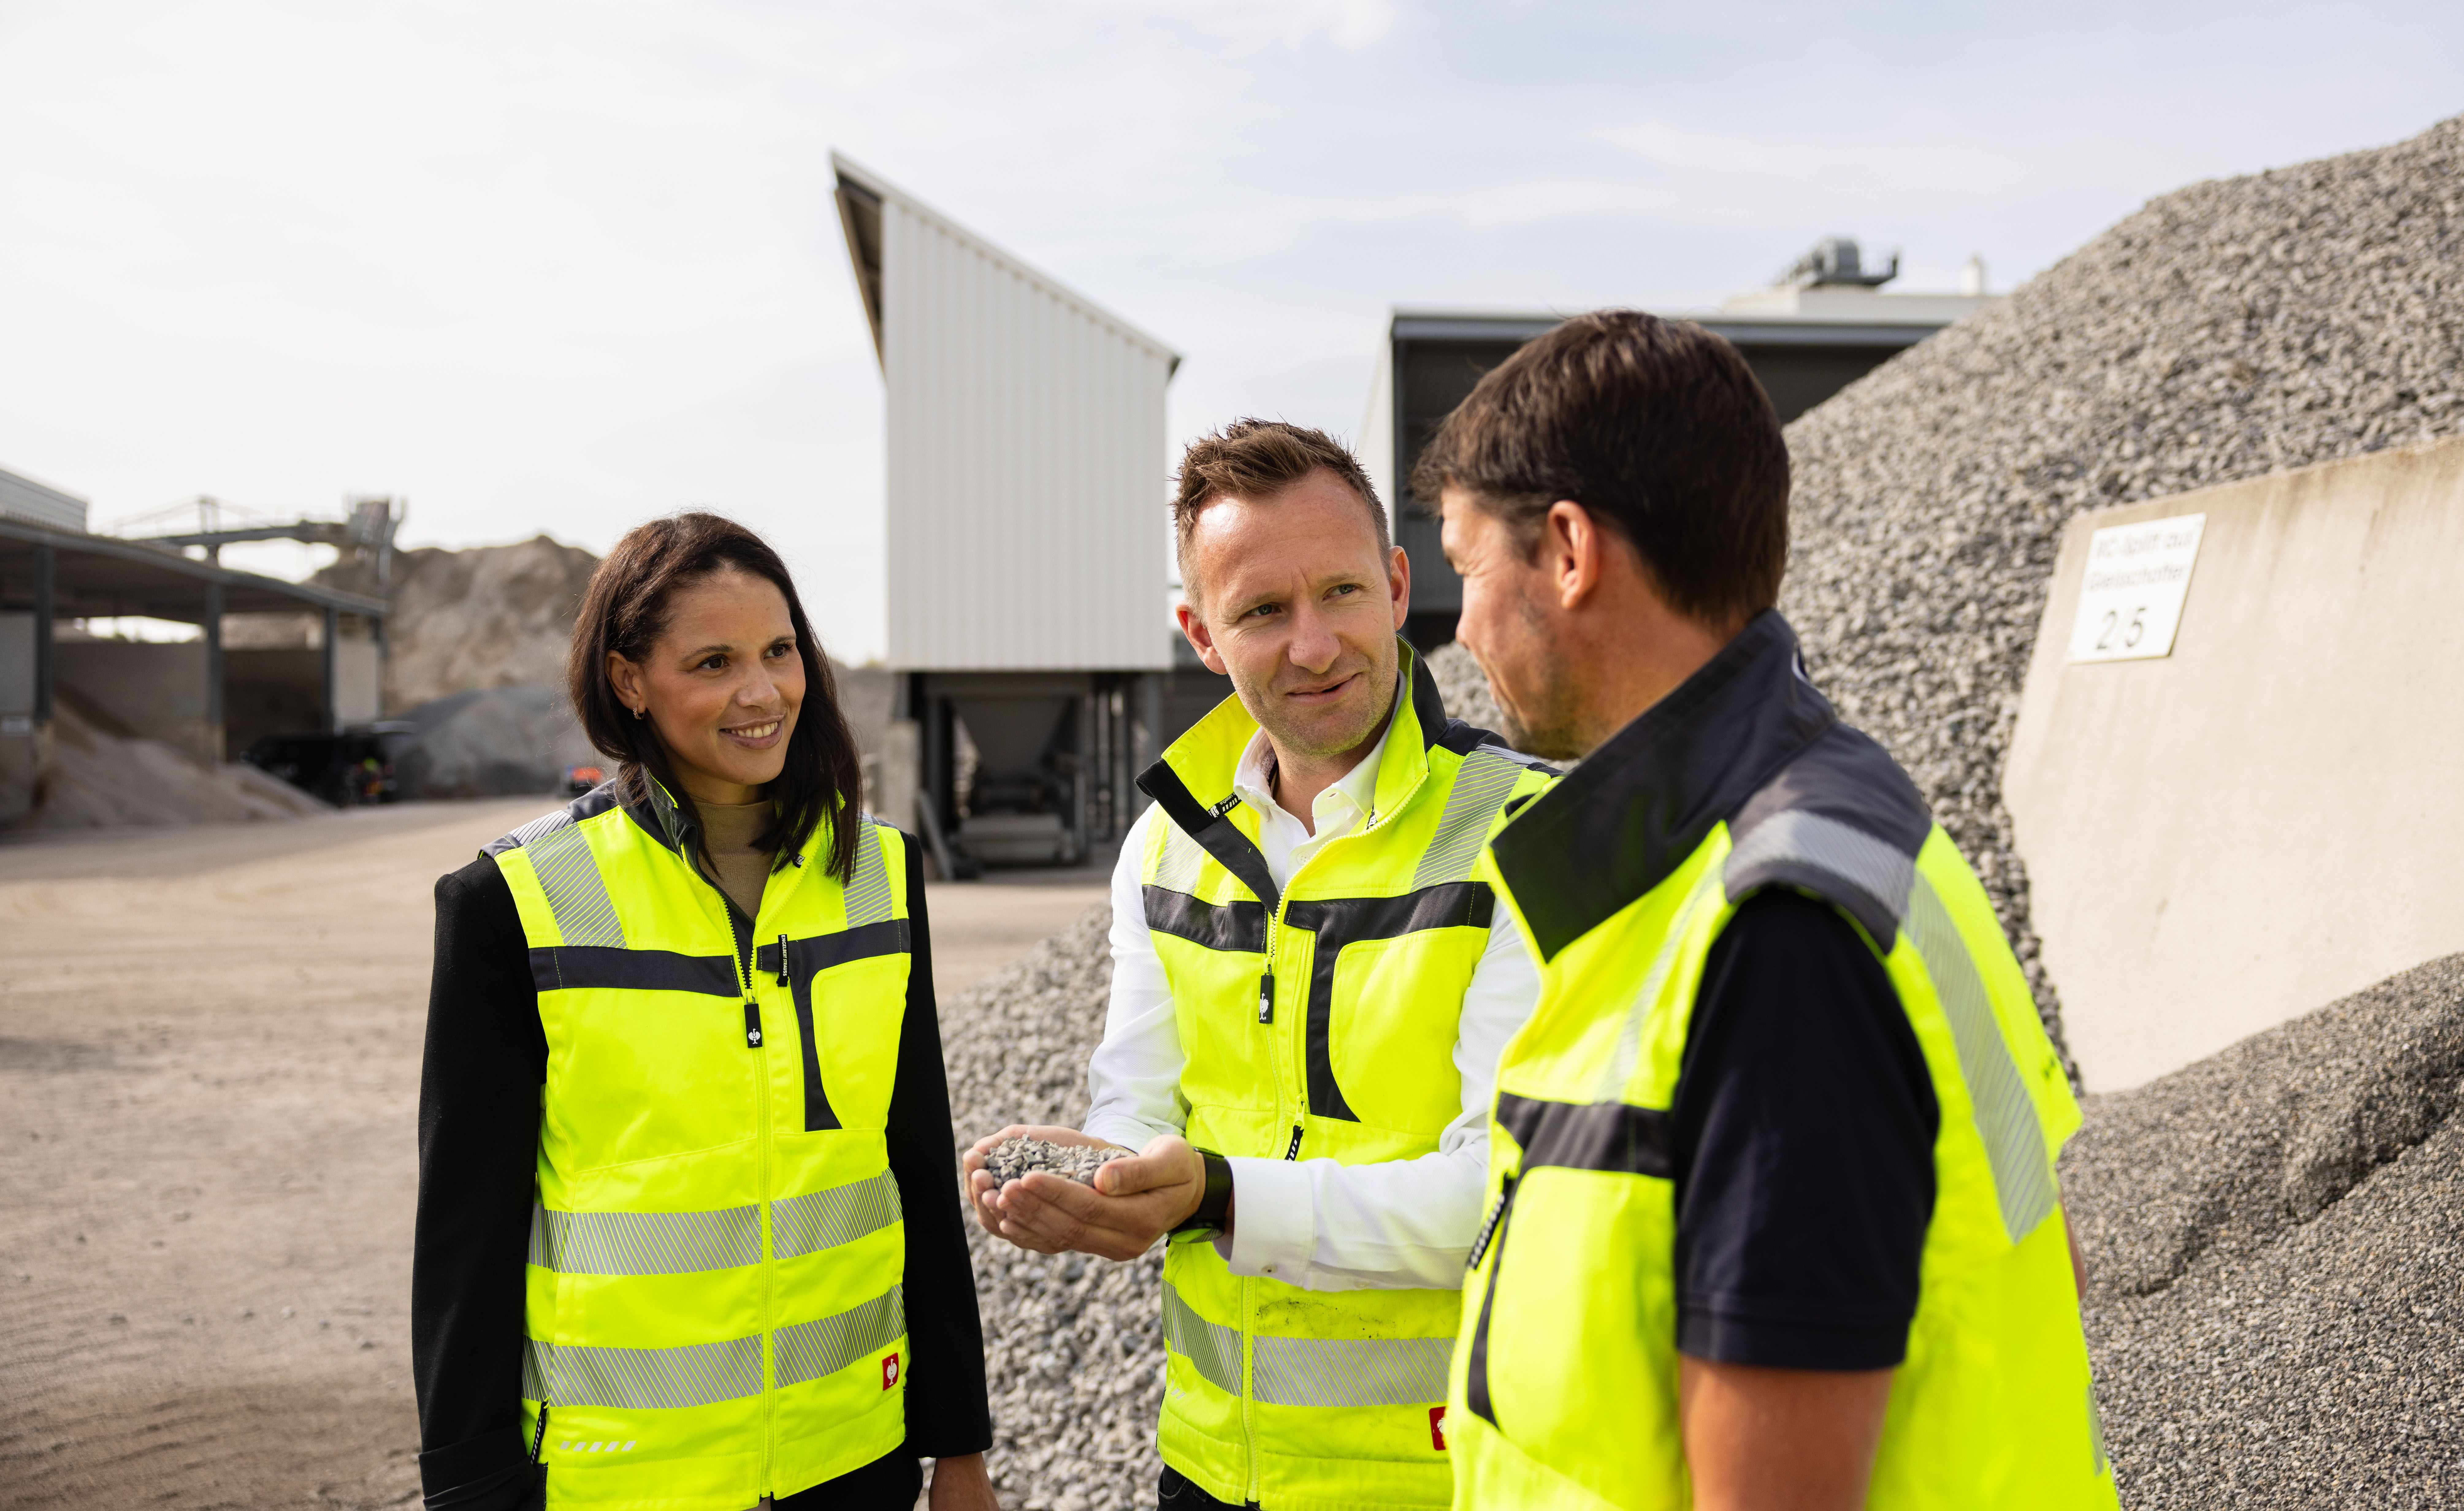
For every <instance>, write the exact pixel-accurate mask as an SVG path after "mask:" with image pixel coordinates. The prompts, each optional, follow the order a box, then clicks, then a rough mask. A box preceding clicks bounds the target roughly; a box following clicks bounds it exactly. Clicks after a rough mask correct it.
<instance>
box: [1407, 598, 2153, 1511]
mask: <svg viewBox="0 0 2464 1511" xmlns="http://www.w3.org/2000/svg"><path fill="white" fill-rule="evenodd" d="M1490 865H1491V867H1492V869H1491V871H1490V872H1489V874H1491V875H1493V876H1494V877H1495V878H1496V879H1497V880H1498V882H1499V883H1500V887H1501V891H1502V894H1503V896H1504V898H1505V900H1506V902H1507V906H1508V907H1510V908H1511V909H1513V911H1514V915H1515V917H1516V918H1517V919H1518V920H1520V921H1521V923H1522V925H1523V927H1524V929H1525V931H1526V935H1527V937H1528V938H1529V941H1530V944H1531V947H1532V949H1533V951H1534V953H1536V954H1537V955H1538V956H1539V958H1540V960H1541V962H1542V971H1541V993H1540V1003H1539V1006H1538V1008H1537V1009H1536V1011H1535V1012H1534V1013H1533V1015H1532V1018H1531V1020H1530V1021H1529V1023H1528V1024H1527V1025H1526V1026H1525V1027H1524V1029H1523V1031H1522V1032H1521V1033H1520V1034H1518V1035H1517V1036H1516V1037H1515V1038H1514V1039H1513V1040H1512V1041H1511V1042H1509V1044H1508V1045H1507V1050H1506V1053H1505V1056H1504V1059H1503V1062H1502V1063H1501V1065H1500V1067H1499V1071H1498V1093H1497V1105H1496V1113H1495V1116H1494V1118H1493V1120H1492V1124H1491V1128H1490V1141H1489V1191H1490V1200H1489V1206H1488V1213H1489V1215H1488V1217H1487V1220H1486V1222H1485V1224H1484V1227H1483V1231H1482V1235H1481V1237H1480V1239H1479V1241H1478V1242H1477V1243H1475V1245H1474V1247H1473V1251H1472V1257H1473V1269H1472V1273H1471V1275H1470V1277H1469V1278H1468V1280H1467V1281H1466V1283H1465V1287H1464V1293H1463V1295H1464V1306H1463V1335H1462V1341H1461V1345H1460V1347H1458V1348H1457V1349H1456V1354H1455V1363H1454V1376H1453V1382H1452V1383H1453V1390H1452V1394H1451V1407H1450V1412H1449V1418H1448V1425H1449V1430H1450V1435H1451V1436H1452V1437H1453V1439H1454V1443H1455V1456H1456V1462H1455V1476H1456V1482H1455V1503H1456V1504H1457V1505H1458V1506H1460V1507H1466V1508H1470V1507H1479V1508H1489V1507H1513V1508H1516V1511H1523V1508H1531V1507H1545V1508H1566V1511H1575V1508H1581V1511H1602V1508H1607V1507H1621V1508H1629V1511H1642V1508H1654V1511H1658V1508H1667V1511H1680V1508H1683V1507H1685V1506H1688V1505H1690V1504H1692V1501H1693V1497H1692V1491H1691V1485H1690V1482H1689V1480H1688V1478H1687V1474H1686V1467H1685V1456H1684V1450H1683V1442H1682V1440H1681V1437H1680V1433H1679V1424H1678V1355H1677V1347H1676V1340H1677V1300H1676V1294H1675V1286H1674V1281H1673V1279H1672V1271H1673V1264H1674V1255H1673V1249H1674V1242H1675V1234H1676V1215H1675V1210H1674V1204H1673V1200H1672V1195H1673V1192H1672V1181H1671V1178H1670V1177H1671V1169H1670V1163H1669V1155H1670V1149H1669V1109H1670V1107H1671V1106H1672V1105H1673V1103H1674V1101H1675V1098H1676V1093H1677V1084H1678V1078H1679V1075H1680V1073H1681V1070H1682V1067H1683V1057H1684V1052H1685V1039H1686V1029H1687V1025H1688V1022H1689V1020H1690V1018H1691V1016H1692V1013H1693V1008H1694V1001H1695V994H1696V992H1697V991H1698V989H1699V988H1700V986H1701V982H1702V974H1703V967H1704V960H1705V956H1706V955H1707V954H1708V953H1710V950H1711V946H1712V944H1713V942H1714V941H1715V940H1716V939H1717V938H1718V937H1719V934H1720V931H1721V929H1722V928H1723V927H1725V926H1726V924H1727V921H1728V919H1729V918H1730V917H1731V916H1732V915H1733V914H1734V913H1735V911H1736V909H1737V905H1738V904H1739V903H1740V902H1742V901H1743V900H1744V899H1745V898H1746V897H1748V896H1749V895H1750V894H1751V893H1753V892H1754V891H1756V890H1759V889H1760V888H1763V887H1793V888H1795V889H1797V890H1799V891H1802V892H1806V893H1809V894H1811V895H1813V896H1815V897H1817V898H1820V899H1822V900H1824V901H1827V902H1829V903H1830V904H1832V905H1833V906H1834V907H1836V908H1837V909H1839V911H1840V912H1841V913H1842V914H1843V915H1845V916H1846V917H1847V918H1848V919H1849V920H1850V921H1851V922H1852V923H1853V924H1854V925H1855V926H1856V927H1857V929H1858V930H1859V931H1860V932H1862V933H1863V935H1864V936H1865V938H1866V940H1867V941H1868V942H1869V943H1870V944H1871V945H1872V947H1873V950H1874V953H1875V954H1876V955H1877V956H1878V957H1879V958H1880V959H1881V962H1882V965H1883V967H1884V969H1885V970H1886V971H1887V972H1888V974H1889V976H1890V980H1891V983H1892V985H1893V987H1894V988H1895V989H1896V990H1897V992H1898V996H1899V999H1900V1002H1901V1005H1902V1006H1903V1008H1904V1009H1905V1010H1906V1012H1907V1016H1908V1022H1909V1023H1910V1025H1911V1026H1912V1027H1913V1028H1914V1029H1915V1031H1916V1040H1917V1043H1918V1044H1919V1046H1920V1047H1921V1048H1922V1050H1923V1052H1924V1055H1925V1064H1926V1066H1927V1068H1928V1069H1929V1070H1930V1072H1931V1079H1932V1084H1933V1090H1934V1096H1935V1100H1936V1102H1937V1103H1938V1105H1939V1106H1940V1109H1941V1128H1940V1131H1939V1133H1938V1134H1937V1135H1936V1138H1935V1143H1934V1172H1935V1198H1934V1211H1933V1219H1932V1223H1931V1225H1930V1226H1929V1228H1928V1229H1927V1231H1926V1236H1925V1249H1924V1253H1923V1258H1922V1260H1921V1268H1920V1292H1919V1297H1918V1303H1917V1313H1916V1318H1915V1321H1914V1323H1913V1324H1912V1325H1910V1327H1909V1330H1908V1345H1907V1355H1906V1360H1905V1362H1904V1363H1903V1364H1902V1365H1901V1367H1900V1368H1899V1369H1898V1371H1897V1372H1896V1374H1895V1375H1894V1377H1893V1381H1892V1387H1891V1397H1890V1406H1889V1412H1888V1415H1887V1416H1886V1418H1885V1421H1884V1426H1883V1430H1882V1440H1881V1454H1880V1456H1879V1458H1878V1460H1877V1462H1876V1464H1875V1467H1874V1478H1873V1481H1872V1485H1871V1490H1870V1499H1869V1500H1867V1502H1866V1503H1867V1504H1868V1505H1871V1506H1876V1507H1887V1508H1892V1511H1902V1508H1905V1511H1915V1508H1940V1511H1954V1508H1955V1511H1976V1508H1980V1507H1988V1506H1991V1507H1995V1508H2021V1507H2025V1508H2049V1511H2050V1508H2057V1507H2059V1508H2072V1507H2111V1506H2113V1505H2114V1504H2115V1503H2116V1502H2115V1497H2114V1486H2113V1478H2112V1474H2111V1471H2110V1469H2109V1468H2108V1466H2107V1464H2106V1461H2105V1456H2104V1449H2103V1442H2102V1435H2101V1431H2100V1428H2099V1426H2098V1419H2097V1409H2096V1398H2095V1391H2094V1386H2093V1384H2092V1382H2091V1381H2090V1379H2089V1376H2088V1357H2087V1346H2086V1342H2085V1340H2084V1338H2083V1337H2082V1336H2081V1333H2080V1327H2079V1297H2078V1294H2077V1292H2076V1290H2075V1288H2074V1282H2073V1280H2072V1276H2071V1269H2070V1256H2069V1250H2068V1246H2067V1244H2066V1242H2065V1239H2064V1236H2063V1223H2062V1215H2061V1203H2060V1193H2059V1191H2058V1189H2057V1185H2056V1179H2055V1173H2054V1157H2055V1155H2056V1153H2057V1151H2058V1150H2060V1148H2061V1144H2062V1141H2063V1140H2064V1139H2065V1138H2067V1137H2068V1136H2069V1135H2070V1134H2071V1133H2072V1132H2073V1131H2074V1130H2075V1129H2076V1128H2078V1126H2079V1108H2078V1106H2077V1104H2076V1103H2075V1102H2074V1100H2073V1099H2072V1096H2071V1093H2070V1087H2069V1084H2067V1082H2065V1080H2064V1079H2063V1076H2062V1071H2061V1066H2060V1064H2059V1063H2058V1062H2057V1060H2056V1058H2055V1055H2054V1051H2053V1047H2052V1045H2051V1044H2050V1043H2049V1042H2048V1041H2047V1040H2046V1037H2045V1033H2044V1030H2043V1028H2042V1026H2041V1025H2040V1024H2039V1023H2038V1021H2037V1018H2036V1011H2035V1002H2034V1001H2033V1000H2032V999H2031V997H2030V996H2029V992H2028V985H2027V981H2026V979H2025V978H2024V977H2023V976H2022V974H2020V970H2019V965H2018V962H2017V961H2016V960H2015V959H2014V958H2013V956H2012V953H2011V950H2010V947H2009V945H2008V944H2006V943H2005V942H2004V940H2003V937H2002V931H2001V928H2000V925H1999V924H1998V922H1997V921H1996V920H1995V918H1994V915H1993V909H1992V907H1991V904H1990V903H1989V902H1988V901H1987V899H1986V895H1985V891H1984V888H1983V887H1980V886H1979V885H1978V884H1977V881H1976V878H1975V875H1974V874H1973V873H1972V872H1971V871H1969V867H1968V865H1967V863H1966V862H1965V861H1963V860H1962V859H1961V858H1960V855H1959V852H1958V850H1957V849H1956V848H1954V847H1953V846H1952V844H1951V842H1950V839H1949V837H1948V836H1947V835H1946V834H1944V833H1943V831H1942V829H1941V828H1940V827H1939V826H1938V825H1936V824H1935V823H1934V822H1933V821H1932V818H1931V816H1930V815H1929V814H1928V813H1927V811H1926V809H1925V802H1924V799H1922V798H1920V797H1919V796H1918V794H1917V792H1916V789H1915V788H1914V787H1913V786H1912V785H1911V784H1910V783H1909V781H1908V779H1907V777H1906V776H1905V775H1904V774H1903V773H1902V772H1901V771H1900V769H1899V767H1898V766H1897V765H1895V764H1894V763H1893V762H1892V761H1891V758H1890V757H1889V756H1888V755H1885V754H1883V752H1882V750H1881V747H1880V746H1878V745H1876V744H1875V743H1874V742H1873V741H1872V740H1870V739H1868V738H1866V737H1865V736H1864V735H1862V734H1858V733H1856V732H1855V731H1853V730H1850V729H1849V728H1847V727H1846V726H1845V725H1842V724H1841V723H1839V722H1838V720H1837V716H1836V715H1835V714H1834V713H1833V712H1832V710H1831V706H1830V704H1829V703H1828V702H1826V701H1825V700H1824V699H1823V697H1822V695H1821V694H1820V693H1819V692H1817V691H1815V689H1814V687H1813V685H1812V684H1811V683H1810V682H1808V681H1807V680H1806V677H1805V673H1804V668H1803V665H1802V663H1801V662H1800V661H1799V660H1798V658H1797V653H1796V638H1795V636H1794V634H1793V633H1792V632H1791V631H1790V629H1789V627H1788V625H1787V624H1786V623H1785V622H1784V621H1783V620H1781V618H1780V617H1779V615H1778V614H1776V613H1766V614H1764V615H1762V616H1761V617H1759V618H1758V619H1756V620H1754V621H1753V622H1752V624H1749V626H1748V627H1747V629H1746V630H1745V632H1744V633H1743V634H1742V635H1740V636H1739V637H1738V638H1737V640H1736V641H1735V642H1733V643H1732V644H1730V645H1729V646H1727V648H1726V649H1724V650H1723V651H1721V653H1720V654H1719V655H1718V656H1717V657H1715V658H1713V660H1712V661H1711V662H1710V664H1709V665H1707V666H1705V668H1703V669H1702V670H1701V671H1699V672H1697V673H1696V674H1695V675H1694V677H1693V678H1692V679H1690V680H1689V681H1688V682H1686V683H1685V684H1684V686H1683V687H1681V688H1680V689H1679V690H1677V691H1676V692H1674V693H1672V694H1670V696H1669V697H1668V698H1667V699H1665V700H1664V701H1663V702H1661V704H1659V705H1657V706H1655V707H1654V708H1653V709H1652V710H1650V711H1649V712H1646V713H1644V714H1643V715H1642V716H1641V717H1640V718H1639V719H1637V720H1636V721H1635V722H1634V723H1633V724H1631V725H1629V726H1628V727H1627V728H1626V729H1624V730H1623V731H1621V732H1620V733H1618V734H1617V735H1616V736H1615V737H1614V738H1612V739H1611V740H1610V741H1609V742H1608V743H1607V744H1606V745H1603V746H1602V747H1601V748H1600V749H1599V750H1598V751H1596V752H1595V753H1594V754H1593V755H1592V756H1591V757H1590V758H1589V759H1587V760H1585V761H1584V762H1583V764H1582V766H1581V767H1580V768H1578V769H1577V770H1576V771H1575V772H1574V773H1573V775H1572V776H1570V777H1567V778H1566V779H1565V781H1563V782H1562V783H1560V784H1559V785H1558V786H1557V788H1556V789H1555V790H1554V791H1552V792H1551V793H1550V794H1549V795H1547V796H1546V797H1544V798H1542V799H1539V800H1538V801H1536V802H1534V803H1532V804H1531V805H1530V806H1529V808H1528V809H1526V810H1525V811H1524V812H1523V813H1522V814H1521V816H1520V817H1518V818H1517V819H1516V820H1515V821H1514V822H1513V823H1512V825H1511V826H1510V827H1508V828H1507V829H1506V830H1505V831H1504V832H1503V833H1502V834H1500V835H1499V836H1498V838H1497V840H1496V841H1495V843H1493V844H1492V846H1491V848H1490Z"/></svg>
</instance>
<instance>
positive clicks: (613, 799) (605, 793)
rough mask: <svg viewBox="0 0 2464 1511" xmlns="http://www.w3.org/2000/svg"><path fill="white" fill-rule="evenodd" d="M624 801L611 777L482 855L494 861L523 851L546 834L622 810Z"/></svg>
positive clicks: (498, 841) (483, 849)
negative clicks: (616, 808) (509, 851)
mask: <svg viewBox="0 0 2464 1511" xmlns="http://www.w3.org/2000/svg"><path fill="white" fill-rule="evenodd" d="M622 801H623V799H621V798H619V797H618V796H617V790H616V779H615V778H614V777H609V778H608V779H607V780H605V781H603V782H601V783H600V784H599V785H598V786H596V787H593V788H591V789H590V790H589V791H588V792H585V793H583V795H582V796H581V797H579V798H576V799H573V800H572V801H571V802H568V803H566V804H565V805H564V806H563V807H561V808H559V809H557V810H556V811H555V812H554V813H549V814H543V815H541V816H540V817H539V818H537V819H533V820H532V821H530V822H528V823H526V824H523V825H522V826H521V827H520V828H518V829H516V830H515V831H514V832H513V833H511V834H508V835H504V836H502V837H500V838H498V839H495V840H491V841H490V842H488V843H487V844H485V845H484V846H482V847H481V848H480V851H479V853H480V855H482V856H484V857H486V858H488V859H490V860H494V859H495V857H497V856H499V855H502V854H504V853H505V852H506V851H507V850H518V849H520V848H521V847H522V846H523V845H525V844H528V843H531V842H532V841H533V840H536V839H538V838H539V836H540V835H542V834H550V833H553V832H555V831H556V830H558V829H561V828H563V827H565V826H566V825H567V824H574V823H580V822H581V821H583V820H584V819H595V818H597V817H599V815H601V814H603V813H605V812H606V811H607V810H608V809H610V808H613V807H616V806H618V805H619V804H620V803H621V802H622Z"/></svg>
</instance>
